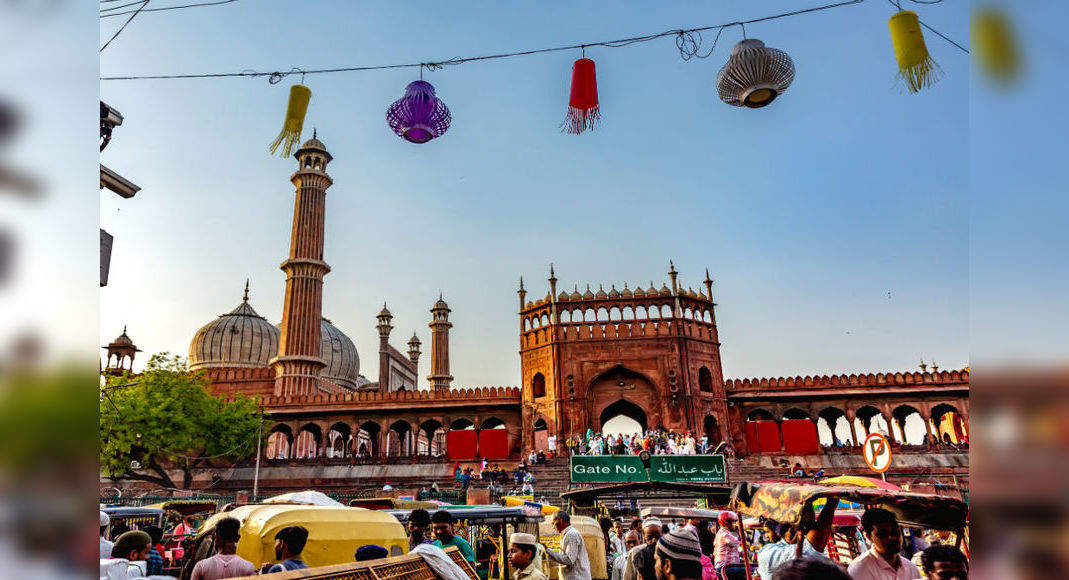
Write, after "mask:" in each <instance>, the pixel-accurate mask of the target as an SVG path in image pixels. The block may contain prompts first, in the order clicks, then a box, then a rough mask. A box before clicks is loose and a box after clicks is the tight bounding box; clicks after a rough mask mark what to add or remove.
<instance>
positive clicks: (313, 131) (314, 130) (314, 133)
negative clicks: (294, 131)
mask: <svg viewBox="0 0 1069 580" xmlns="http://www.w3.org/2000/svg"><path fill="white" fill-rule="evenodd" d="M315 138H316V128H315V127H312V139H315Z"/></svg>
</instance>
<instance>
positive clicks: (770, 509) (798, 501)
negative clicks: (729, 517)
mask: <svg viewBox="0 0 1069 580" xmlns="http://www.w3.org/2000/svg"><path fill="white" fill-rule="evenodd" d="M820 498H824V499H830V498H838V499H840V500H845V501H850V502H854V503H859V504H862V505H865V506H877V507H881V508H884V509H886V510H888V511H890V512H892V513H894V514H895V516H896V517H897V518H898V522H899V523H901V524H905V525H910V526H919V527H922V528H933V529H937V530H959V529H962V528H964V527H965V525H966V521H967V519H968V516H969V508H968V506H967V505H966V504H965V502H963V501H961V500H959V499H954V498H949V497H942V496H937V495H930V494H922V493H911V492H905V491H891V490H885V489H877V488H874V487H858V486H854V485H820V484H806V483H777V482H757V483H740V484H738V486H736V488H735V490H734V491H733V492H732V498H731V506H732V507H733V508H735V509H737V510H738V511H739V513H742V514H746V515H750V516H755V517H760V516H764V517H766V518H769V519H772V520H775V521H778V522H785V523H792V524H797V523H799V522H800V519H801V513H802V508H803V507H804V506H806V505H812V503H813V501H814V500H817V499H820Z"/></svg>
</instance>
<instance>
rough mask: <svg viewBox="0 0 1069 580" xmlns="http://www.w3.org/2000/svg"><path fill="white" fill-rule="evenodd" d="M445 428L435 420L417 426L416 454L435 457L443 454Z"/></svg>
mask: <svg viewBox="0 0 1069 580" xmlns="http://www.w3.org/2000/svg"><path fill="white" fill-rule="evenodd" d="M445 433H446V430H445V427H444V426H443V425H442V422H441V421H439V420H437V419H428V420H426V421H424V422H422V423H420V424H419V437H418V438H417V439H416V452H417V453H418V454H420V455H430V456H432V457H437V456H439V455H442V454H444V453H445Z"/></svg>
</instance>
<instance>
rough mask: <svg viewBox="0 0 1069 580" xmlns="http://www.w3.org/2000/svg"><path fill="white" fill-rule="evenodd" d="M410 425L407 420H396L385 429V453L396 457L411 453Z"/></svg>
mask: <svg viewBox="0 0 1069 580" xmlns="http://www.w3.org/2000/svg"><path fill="white" fill-rule="evenodd" d="M411 434H412V425H411V424H409V423H408V422H407V421H402V420H397V421H394V422H393V423H391V424H390V428H389V429H388V430H387V431H386V455H387V456H388V457H398V456H403V455H411V454H412V444H411V437H410V435H411Z"/></svg>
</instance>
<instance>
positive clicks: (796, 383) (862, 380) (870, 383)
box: [724, 369, 969, 394]
mask: <svg viewBox="0 0 1069 580" xmlns="http://www.w3.org/2000/svg"><path fill="white" fill-rule="evenodd" d="M954 384H959V385H960V384H963V385H966V386H968V384H969V371H968V370H966V369H962V370H957V371H939V372H936V373H929V372H925V373H920V372H905V373H875V374H873V373H868V374H860V375H857V374H849V375H830V376H829V375H822V376H815V377H812V376H806V377H801V376H799V377H777V378H760V379H728V380H726V381H724V387H725V388H726V389H727V392H728V393H729V394H730V393H732V392H739V391H756V390H762V391H765V390H770V389H771V390H776V389H783V390H789V389H826V388H829V387H833V388H834V387H874V388H879V387H889V386H918V387H919V386H928V385H954Z"/></svg>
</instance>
